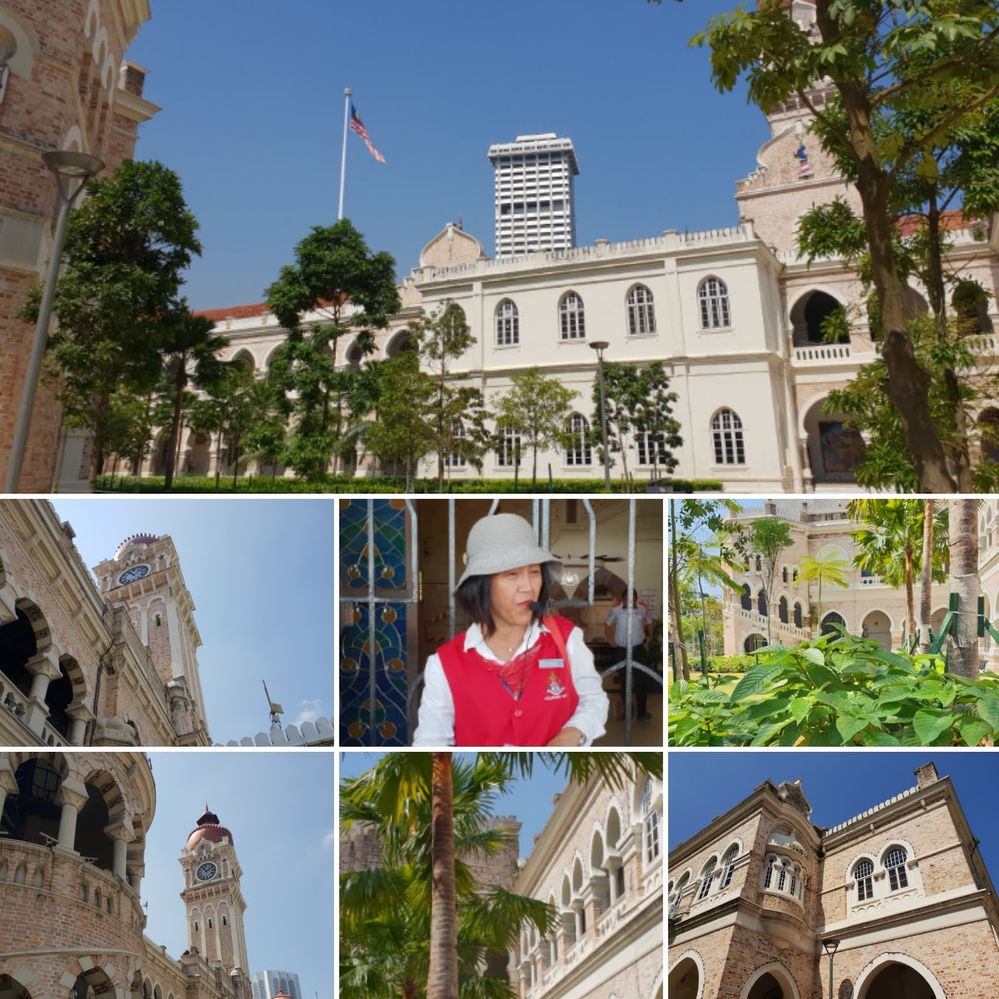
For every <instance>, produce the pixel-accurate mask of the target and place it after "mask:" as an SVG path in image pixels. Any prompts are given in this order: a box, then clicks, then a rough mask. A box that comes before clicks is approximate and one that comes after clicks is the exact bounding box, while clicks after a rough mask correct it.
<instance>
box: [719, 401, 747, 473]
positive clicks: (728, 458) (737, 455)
mask: <svg viewBox="0 0 999 999" xmlns="http://www.w3.org/2000/svg"><path fill="white" fill-rule="evenodd" d="M744 429H745V428H744V426H743V422H742V417H740V416H739V414H738V413H737V412H736V411H735V410H734V409H731V408H730V407H729V406H722V408H721V409H718V410H715V412H714V414H713V415H712V417H711V446H712V449H713V451H714V459H715V462H714V463H715V465H717V466H725V467H729V466H732V467H738V468H744V467H745V466H746V437H745V433H744Z"/></svg>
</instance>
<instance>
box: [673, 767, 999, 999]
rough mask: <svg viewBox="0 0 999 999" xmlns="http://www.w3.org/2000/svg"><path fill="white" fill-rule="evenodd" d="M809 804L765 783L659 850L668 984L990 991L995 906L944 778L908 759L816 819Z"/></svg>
mask: <svg viewBox="0 0 999 999" xmlns="http://www.w3.org/2000/svg"><path fill="white" fill-rule="evenodd" d="M810 813H811V807H810V806H809V804H808V801H807V798H806V797H805V795H804V793H803V791H802V789H801V787H800V784H799V783H798V782H794V783H788V782H786V783H784V784H781V785H779V786H775V785H774V784H772V783H771V782H770V781H765V782H764V783H763V784H761V785H760V786H759V787H758V788H757V789H756V791H754V792H753V794H752V795H750V796H749V797H748V798H746V799H745V800H744V801H742V802H740V803H739V804H738V805H736V806H735V807H734V808H731V809H730V810H729V811H728V812H726V813H725V814H724V815H722V816H720V817H719V818H718V819H716V820H715V821H714V822H713V823H712V824H711V826H709V827H708V828H706V829H704V830H702V831H701V832H700V833H697V834H696V835H695V836H693V837H691V838H690V839H689V840H687V841H686V842H685V843H682V844H680V845H679V846H678V847H677V848H676V849H675V850H674V851H673V852H672V853H671V854H670V860H669V865H670V874H669V877H670V881H669V899H670V901H669V968H670V976H669V982H670V995H671V996H672V997H674V999H708V997H712V999H715V997H717V999H759V997H762V996H766V997H767V999H825V997H826V996H829V995H834V996H836V997H837V999H886V997H889V996H899V995H905V996H906V997H907V999H909V997H912V999H944V997H946V999H992V997H994V996H995V994H996V993H995V983H996V982H999V936H997V930H999V909H997V906H996V901H995V892H994V889H993V887H992V884H991V881H990V879H989V876H988V873H987V872H986V870H985V868H984V865H983V864H982V862H981V859H980V857H979V856H978V854H977V853H976V850H975V847H976V842H977V841H975V840H974V837H973V836H972V834H971V831H970V830H969V828H968V825H967V821H966V819H965V817H964V813H963V811H962V810H961V806H960V803H959V802H958V800H957V798H956V796H955V793H954V788H953V785H952V784H951V782H950V779H949V778H947V777H939V776H938V775H937V772H936V769H935V767H934V766H933V765H932V764H928V765H925V766H923V767H920V768H919V770H918V771H917V783H916V786H915V787H912V788H910V789H908V790H906V791H904V792H902V793H901V794H899V795H897V796H896V797H894V798H892V799H890V800H889V801H887V802H884V803H882V804H880V805H876V806H875V807H873V808H871V809H870V810H868V811H866V812H864V813H863V814H861V815H859V816H856V817H854V818H852V819H849V820H848V821H846V822H844V823H842V824H841V825H838V826H834V827H832V828H830V829H823V828H821V827H818V826H815V825H813V824H812V823H811V821H810ZM827 941H836V942H837V948H836V950H835V953H834V956H833V960H832V976H833V981H832V991H830V982H829V974H830V961H829V958H828V957H827V956H826V952H825V950H824V948H823V943H824V942H827Z"/></svg>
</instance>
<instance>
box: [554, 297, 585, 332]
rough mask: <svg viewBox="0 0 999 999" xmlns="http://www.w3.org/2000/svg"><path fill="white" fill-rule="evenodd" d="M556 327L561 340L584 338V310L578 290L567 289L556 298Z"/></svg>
mask: <svg viewBox="0 0 999 999" xmlns="http://www.w3.org/2000/svg"><path fill="white" fill-rule="evenodd" d="M558 329H559V339H561V340H585V339H586V310H585V308H584V307H583V299H582V296H580V294H579V293H578V292H575V291H567V292H566V293H565V294H564V295H563V296H562V297H561V298H560V299H559V300H558Z"/></svg>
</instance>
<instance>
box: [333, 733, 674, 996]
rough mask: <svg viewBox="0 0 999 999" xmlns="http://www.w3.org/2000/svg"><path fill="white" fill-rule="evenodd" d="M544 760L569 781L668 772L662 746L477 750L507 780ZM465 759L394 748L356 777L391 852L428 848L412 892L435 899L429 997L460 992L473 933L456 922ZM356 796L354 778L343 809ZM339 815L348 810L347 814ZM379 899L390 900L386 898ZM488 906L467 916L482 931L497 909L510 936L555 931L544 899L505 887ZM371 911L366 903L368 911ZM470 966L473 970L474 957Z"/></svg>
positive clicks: (617, 780) (464, 886)
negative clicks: (531, 928)
mask: <svg viewBox="0 0 999 999" xmlns="http://www.w3.org/2000/svg"><path fill="white" fill-rule="evenodd" d="M539 761H540V762H542V763H545V764H547V765H548V766H550V767H551V768H553V769H554V770H555V771H556V772H558V773H565V774H566V775H567V776H568V778H569V779H570V780H573V781H579V782H585V781H587V780H589V779H590V778H592V777H597V778H599V779H601V780H603V781H605V782H607V783H608V784H609V785H611V786H621V785H622V784H623V783H624V781H625V780H627V779H630V778H631V777H632V776H633V775H634V774H635V773H636V772H637V773H644V774H651V775H653V776H656V777H659V778H660V779H661V778H662V772H663V758H662V754H661V753H626V754H618V753H576V752H573V753H550V752H549V753H497V752H490V753H480V754H478V758H477V764H476V766H482V767H485V768H487V769H486V770H485V771H484V772H485V773H486V774H491V777H490V778H489V779H490V780H492V781H493V782H494V783H495V784H496V785H497V786H501V785H503V784H505V783H506V782H508V781H510V780H512V779H513V778H514V776H515V775H522V776H525V777H530V775H531V772H532V770H533V767H534V765H535V764H536V763H537V762H539ZM465 766H466V764H464V763H463V762H461V761H459V762H458V763H454V762H453V761H452V755H451V753H395V754H391V755H389V756H386V757H384V758H383V759H382V760H381V761H380V762H379V763H378V764H376V766H375V767H374V768H373V769H372V770H370V771H368V773H367V774H365V775H363V777H361V778H358V779H357V782H360V781H363V782H364V787H365V790H364V792H363V794H364V796H365V799H366V800H367V801H368V802H369V803H370V804H371V805H372V807H373V811H372V812H370V813H368V814H367V817H366V818H364V819H361V821H377V822H380V826H379V829H380V831H381V830H382V829H383V830H384V831H385V833H386V840H385V842H384V843H383V846H384V849H385V853H386V859H389V858H391V857H393V856H395V857H399V856H401V850H400V846H401V845H402V844H403V843H406V842H407V841H408V842H410V843H411V844H413V845H414V848H417V849H423V848H424V847H425V855H418V857H419V858H420V862H419V863H416V862H414V868H416V873H415V878H416V880H415V882H414V886H413V891H412V898H413V899H414V901H418V902H419V903H420V904H421V906H422V905H423V903H424V902H425V901H426V902H429V906H428V907H427V908H425V909H423V910H421V911H428V912H429V918H428V927H429V940H430V949H429V959H428V962H427V991H426V999H461V988H460V985H461V966H462V965H465V964H466V962H465V961H464V960H462V961H461V962H459V960H458V955H459V950H460V951H461V954H462V956H463V957H464V955H465V952H466V944H467V940H466V939H465V937H464V934H462V940H461V948H459V946H458V932H457V929H458V926H459V925H464V922H463V920H462V912H463V911H464V907H463V906H462V905H461V900H462V898H463V897H464V896H465V895H466V893H467V890H468V887H469V885H468V871H467V868H466V867H465V866H464V864H463V862H462V861H461V855H462V853H463V851H464V850H465V848H466V845H467V844H468V842H469V840H468V839H467V838H466V835H467V834H468V833H469V832H470V830H469V829H468V824H467V822H466V817H467V815H468V811H467V808H466V806H467V804H468V793H467V792H466V791H465V789H464V788H465V785H464V772H465V771H464V768H465ZM357 782H353V783H355V784H356V783H357ZM358 793H360V792H358ZM356 796H357V795H356V794H355V793H354V792H353V790H352V785H351V784H348V785H347V788H346V789H345V791H343V792H341V808H343V803H344V802H345V801H346V802H348V804H350V802H351V799H352V798H355V797H356ZM351 807H353V806H351ZM341 817H342V818H343V817H344V815H343V813H342V816H341ZM347 818H348V819H349V820H350V821H357V818H355V816H354V814H353V813H348V814H347ZM428 818H429V822H428V821H427V819H428ZM473 824H474V823H473ZM428 830H429V835H428ZM483 842H485V841H483ZM456 844H457V849H456ZM476 848H479V849H482V848H483V847H476ZM420 870H422V875H421V874H420V873H419V872H420ZM347 887H348V889H349V888H350V887H351V886H350V885H348V886H347ZM428 889H429V895H428ZM356 894H357V893H356V892H355V893H354V895H353V896H352V895H350V894H348V895H346V896H345V894H344V890H343V889H341V900H343V899H344V898H345V897H346V898H347V899H348V902H349V901H350V900H351V898H356ZM381 901H382V903H384V902H386V901H387V900H385V899H383V900H381ZM393 905H398V897H397V898H396V900H395V903H389V905H388V908H389V909H391V908H392V907H393ZM483 906H484V907H480V913H479V917H478V918H474V910H472V911H473V917H472V918H470V919H469V922H470V924H471V927H472V928H473V929H477V931H478V932H483V930H484V928H485V925H488V924H489V923H490V922H491V921H492V920H493V919H494V911H493V910H495V909H499V910H501V911H503V910H505V911H506V912H508V913H509V916H510V919H509V922H508V923H507V926H506V928H505V930H506V932H507V934H508V936H507V939H508V940H510V941H512V940H513V939H515V938H516V934H517V931H518V930H519V927H520V925H521V924H522V923H523V922H524V920H525V919H526V920H529V921H531V922H533V923H534V925H535V926H536V927H537V928H538V931H539V932H540V933H547V932H548V931H549V928H550V923H549V922H548V921H547V920H546V918H545V916H544V915H543V913H548V914H549V916H550V915H551V913H550V910H549V909H548V906H547V905H546V904H545V903H541V902H538V901H537V900H534V899H521V898H520V896H514V895H511V894H510V893H509V892H506V893H503V894H502V895H500V894H496V896H495V897H494V899H493V900H491V902H490V904H485V900H483ZM376 908H377V907H376ZM371 911H372V910H371V909H368V910H367V912H368V913H370V912H371ZM383 911H385V910H383ZM355 912H357V913H358V914H360V913H363V912H365V909H364V907H363V906H359V907H358V908H357V909H356V910H355ZM515 917H516V918H515ZM514 923H515V925H514ZM479 957H481V952H480V953H479V954H478V955H476V961H477V960H478V958H479ZM472 967H473V969H474V967H475V964H473V965H472ZM354 970H357V969H354ZM478 977H480V978H481V976H478ZM472 989H476V990H477V991H476V992H475V994H476V995H482V994H484V993H483V992H482V989H481V981H479V982H478V983H476V984H475V985H470V986H469V989H468V990H467V991H471V990H472ZM364 994H365V995H370V996H371V999H380V997H379V996H378V995H377V993H364ZM500 994H502V993H500ZM404 995H405V996H406V999H409V997H410V996H416V995H417V993H416V992H415V991H413V992H409V993H405V992H404Z"/></svg>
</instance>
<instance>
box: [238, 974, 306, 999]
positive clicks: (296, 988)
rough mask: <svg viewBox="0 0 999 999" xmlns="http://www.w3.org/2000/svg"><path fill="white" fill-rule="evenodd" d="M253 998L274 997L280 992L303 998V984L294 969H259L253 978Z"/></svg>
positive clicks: (294, 997) (293, 998)
mask: <svg viewBox="0 0 999 999" xmlns="http://www.w3.org/2000/svg"><path fill="white" fill-rule="evenodd" d="M250 985H251V987H252V989H253V999H274V996H276V995H278V994H279V993H284V994H285V995H286V996H290V997H291V999H302V986H301V985H300V984H299V981H298V975H296V974H295V972H294V971H271V970H268V971H258V972H257V973H256V974H255V975H254V976H253V977H252V978H251V979H250Z"/></svg>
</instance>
